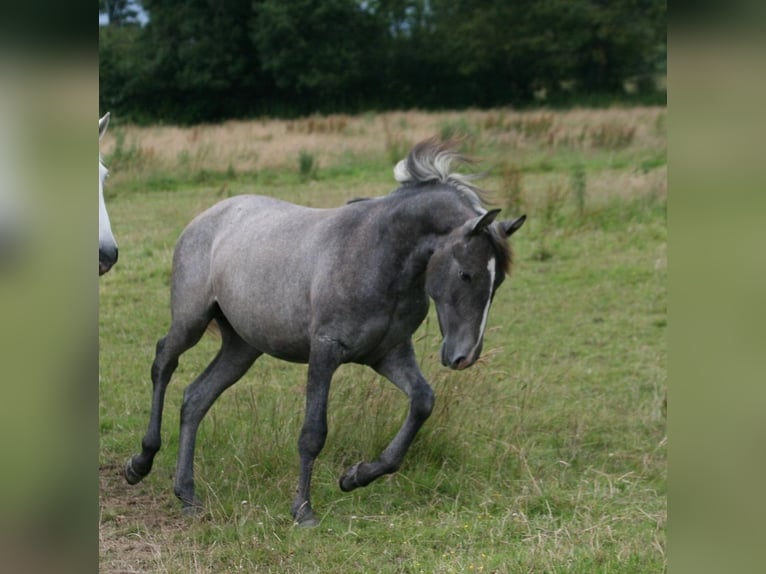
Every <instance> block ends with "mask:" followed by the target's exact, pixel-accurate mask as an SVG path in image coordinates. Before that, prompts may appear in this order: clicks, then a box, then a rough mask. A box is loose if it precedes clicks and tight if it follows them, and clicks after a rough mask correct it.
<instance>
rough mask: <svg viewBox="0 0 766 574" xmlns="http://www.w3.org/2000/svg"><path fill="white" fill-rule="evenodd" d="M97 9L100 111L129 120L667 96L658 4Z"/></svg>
mask: <svg viewBox="0 0 766 574" xmlns="http://www.w3.org/2000/svg"><path fill="white" fill-rule="evenodd" d="M99 14H100V16H101V18H100V22H101V25H100V26H99V56H100V58H99V71H100V93H99V105H100V108H101V111H102V112H103V111H106V110H112V111H115V112H116V113H118V114H119V116H120V118H122V119H130V120H132V121H136V122H141V123H148V122H157V121H162V122H173V123H196V122H210V121H219V120H223V119H229V118H244V117H253V116H258V115H269V116H286V117H289V116H296V115H304V114H309V113H331V112H348V113H358V112H361V111H367V110H384V109H407V108H420V109H446V108H464V107H494V106H505V105H512V106H517V107H523V106H528V105H531V104H535V103H540V102H541V101H542V102H545V103H546V104H548V105H573V104H582V103H592V102H594V101H596V100H598V101H602V102H606V101H613V100H615V99H626V98H627V99H630V98H633V99H634V100H635V99H638V100H640V101H651V102H658V101H664V98H665V94H664V92H663V91H658V90H657V88H656V86H655V78H657V77H661V76H664V74H665V72H666V67H665V66H666V45H667V43H666V21H665V18H666V2H665V0H141V1H140V2H139V1H136V0H99ZM626 83H627V84H628V85H630V86H631V88H632V89H631V93H630V94H628V93H626V91H625V86H626Z"/></svg>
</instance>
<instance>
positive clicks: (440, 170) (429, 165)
mask: <svg viewBox="0 0 766 574" xmlns="http://www.w3.org/2000/svg"><path fill="white" fill-rule="evenodd" d="M457 145H458V142H457V141H456V140H446V141H442V140H440V139H438V138H435V137H433V138H429V139H427V140H424V141H422V142H420V143H417V144H415V146H414V147H413V148H412V150H411V151H410V153H409V154H408V155H407V158H406V159H403V160H401V161H400V162H399V163H397V164H396V166H395V167H394V179H396V181H398V182H399V183H401V184H402V185H417V184H419V183H434V182H438V183H444V184H447V185H449V186H452V187H454V188H455V189H456V190H457V191H459V192H460V195H461V196H462V197H463V198H464V199H466V200H467V201H468V203H469V204H470V205H471V207H472V208H473V210H474V211H475V212H476V213H477V214H483V213H486V211H487V210H486V208H485V207H484V205H485V203H486V192H485V191H483V190H482V189H481V188H479V187H478V186H476V185H474V184H473V183H472V181H473V180H476V179H479V178H481V177H482V176H483V174H481V173H478V174H465V173H458V172H455V171H452V164H454V163H458V164H463V165H468V164H474V163H476V160H475V159H473V158H471V157H468V156H466V155H463V154H461V153H459V152H458V151H457V150H456V149H455V148H456V147H457Z"/></svg>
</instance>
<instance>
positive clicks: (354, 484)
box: [338, 462, 362, 492]
mask: <svg viewBox="0 0 766 574" xmlns="http://www.w3.org/2000/svg"><path fill="white" fill-rule="evenodd" d="M361 464H362V463H361V462H357V463H356V464H355V465H354V466H352V467H351V468H349V469H348V470H347V471H346V472H345V473H343V476H341V477H340V480H339V481H338V484H339V485H340V489H341V490H342V491H343V492H351V491H352V490H354V489H356V488H359V487H360V486H362V485H361V484H359V481H358V477H357V473H358V472H359V465H361Z"/></svg>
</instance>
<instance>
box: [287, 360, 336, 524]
mask: <svg viewBox="0 0 766 574" xmlns="http://www.w3.org/2000/svg"><path fill="white" fill-rule="evenodd" d="M323 347H326V346H323ZM334 351H335V349H333V348H325V349H316V348H315V349H312V352H311V358H310V359H309V369H308V383H307V385H306V417H305V419H304V421H303V428H302V429H301V434H300V438H299V439H298V453H299V455H300V474H299V475H298V488H297V490H296V493H295V499H294V500H293V504H292V507H291V512H292V515H293V518H294V519H295V523H296V524H298V525H299V526H316V525H318V524H319V521H318V520H317V519H316V517H315V516H314V510H313V509H312V508H311V475H312V471H313V469H314V461H315V460H316V457H317V456H319V453H320V452H321V451H322V448H323V447H324V443H325V439H326V438H327V397H328V395H329V392H330V381H331V380H332V375H333V373H334V372H335V370H336V369H337V368H338V366H339V365H340V361H339V360H336V359H335V358H333V357H334V356H337V353H336V352H334Z"/></svg>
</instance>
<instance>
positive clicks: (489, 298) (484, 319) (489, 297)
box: [468, 257, 495, 360]
mask: <svg viewBox="0 0 766 574" xmlns="http://www.w3.org/2000/svg"><path fill="white" fill-rule="evenodd" d="M487 271H489V292H488V293H487V303H486V304H485V305H484V314H483V315H482V317H481V326H480V327H479V336H478V338H477V339H476V344H475V345H474V346H473V348H472V349H471V352H470V353H469V354H468V357H469V358H470V359H471V360H474V359H475V358H476V357H474V354H475V353H476V349H478V348H479V345H480V344H481V341H482V339H484V330H485V329H486V328H487V317H489V306H490V305H491V304H492V290H493V289H494V287H495V258H494V257H490V258H489V262H488V263H487Z"/></svg>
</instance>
